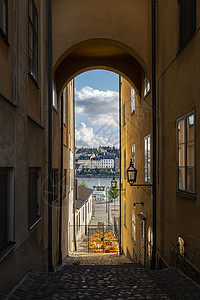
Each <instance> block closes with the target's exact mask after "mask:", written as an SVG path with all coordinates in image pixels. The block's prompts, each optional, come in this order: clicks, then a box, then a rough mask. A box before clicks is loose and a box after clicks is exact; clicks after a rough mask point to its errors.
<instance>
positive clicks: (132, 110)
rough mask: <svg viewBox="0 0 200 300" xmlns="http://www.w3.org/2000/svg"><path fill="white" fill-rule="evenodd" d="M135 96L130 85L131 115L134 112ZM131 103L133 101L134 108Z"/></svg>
mask: <svg viewBox="0 0 200 300" xmlns="http://www.w3.org/2000/svg"><path fill="white" fill-rule="evenodd" d="M133 94H134V96H133ZM135 96H136V93H135V89H134V87H131V115H132V114H133V113H134V112H135V101H136V97H135ZM132 103H134V108H133V107H132Z"/></svg>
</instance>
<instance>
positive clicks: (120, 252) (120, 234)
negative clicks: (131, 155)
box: [119, 76, 122, 255]
mask: <svg viewBox="0 0 200 300" xmlns="http://www.w3.org/2000/svg"><path fill="white" fill-rule="evenodd" d="M121 118H122V117H121V76H119V189H120V191H119V254H120V255H121V254H122V248H121V247H122V246H121V237H122V229H121V210H122V207H121V206H122V205H121V192H122V191H121V156H122V155H121V146H122V138H121V137H122V127H121V126H122V120H121Z"/></svg>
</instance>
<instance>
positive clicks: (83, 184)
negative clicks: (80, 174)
mask: <svg viewBox="0 0 200 300" xmlns="http://www.w3.org/2000/svg"><path fill="white" fill-rule="evenodd" d="M79 185H80V186H83V187H85V188H86V187H87V184H86V181H85V180H84V179H83V180H81V184H79Z"/></svg>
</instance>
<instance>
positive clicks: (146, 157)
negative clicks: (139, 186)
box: [144, 135, 151, 181]
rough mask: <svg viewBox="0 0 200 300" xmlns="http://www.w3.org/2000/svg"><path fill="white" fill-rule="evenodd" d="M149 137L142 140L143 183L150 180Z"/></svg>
mask: <svg viewBox="0 0 200 300" xmlns="http://www.w3.org/2000/svg"><path fill="white" fill-rule="evenodd" d="M150 143H151V141H150V135H148V136H146V137H145V138H144V181H150V180H151V174H150V167H151V153H150Z"/></svg>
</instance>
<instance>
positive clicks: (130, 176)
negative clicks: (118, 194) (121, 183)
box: [126, 159, 137, 186]
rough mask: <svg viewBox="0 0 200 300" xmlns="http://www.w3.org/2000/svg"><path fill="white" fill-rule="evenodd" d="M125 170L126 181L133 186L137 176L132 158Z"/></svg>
mask: <svg viewBox="0 0 200 300" xmlns="http://www.w3.org/2000/svg"><path fill="white" fill-rule="evenodd" d="M126 172H127V181H128V183H129V184H130V186H133V185H134V183H135V182H136V178H137V170H136V168H135V167H134V166H133V162H132V159H131V160H130V164H129V167H128V169H127V170H126Z"/></svg>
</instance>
